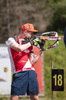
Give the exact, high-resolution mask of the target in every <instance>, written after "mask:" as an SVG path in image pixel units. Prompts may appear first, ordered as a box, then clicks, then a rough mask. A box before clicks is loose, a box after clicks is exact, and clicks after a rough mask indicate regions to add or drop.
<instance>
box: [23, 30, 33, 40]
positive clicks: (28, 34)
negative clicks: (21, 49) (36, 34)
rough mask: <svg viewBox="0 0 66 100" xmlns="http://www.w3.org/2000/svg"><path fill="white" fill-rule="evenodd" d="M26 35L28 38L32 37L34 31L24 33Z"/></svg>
mask: <svg viewBox="0 0 66 100" xmlns="http://www.w3.org/2000/svg"><path fill="white" fill-rule="evenodd" d="M24 35H25V38H27V39H31V38H32V37H33V33H32V32H30V31H26V32H25V33H24Z"/></svg>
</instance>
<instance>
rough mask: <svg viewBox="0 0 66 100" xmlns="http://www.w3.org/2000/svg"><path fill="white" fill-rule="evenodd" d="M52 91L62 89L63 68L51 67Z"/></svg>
mask: <svg viewBox="0 0 66 100" xmlns="http://www.w3.org/2000/svg"><path fill="white" fill-rule="evenodd" d="M52 91H64V70H63V69H52Z"/></svg>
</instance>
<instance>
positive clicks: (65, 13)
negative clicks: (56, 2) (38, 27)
mask: <svg viewBox="0 0 66 100" xmlns="http://www.w3.org/2000/svg"><path fill="white" fill-rule="evenodd" d="M65 26H66V6H60V7H58V8H57V10H56V11H55V13H54V15H53V18H52V21H51V24H50V26H48V28H47V30H51V31H52V30H54V31H57V32H60V34H62V33H63V31H64V28H65Z"/></svg>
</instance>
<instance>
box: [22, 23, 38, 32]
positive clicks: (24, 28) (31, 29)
mask: <svg viewBox="0 0 66 100" xmlns="http://www.w3.org/2000/svg"><path fill="white" fill-rule="evenodd" d="M25 30H26V31H30V32H38V30H35V29H34V26H33V24H30V23H26V24H24V25H23V26H22V31H25Z"/></svg>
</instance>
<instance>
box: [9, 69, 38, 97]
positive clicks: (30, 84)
mask: <svg viewBox="0 0 66 100" xmlns="http://www.w3.org/2000/svg"><path fill="white" fill-rule="evenodd" d="M25 93H27V95H32V94H38V93H39V87H38V81H37V74H36V72H35V71H34V70H28V71H22V72H18V73H15V74H14V75H13V81H12V85H11V95H25Z"/></svg>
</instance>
